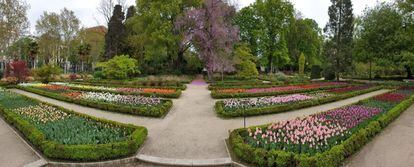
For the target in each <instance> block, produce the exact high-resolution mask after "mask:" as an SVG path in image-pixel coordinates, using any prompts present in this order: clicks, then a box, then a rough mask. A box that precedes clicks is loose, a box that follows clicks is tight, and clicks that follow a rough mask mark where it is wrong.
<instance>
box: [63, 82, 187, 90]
mask: <svg viewBox="0 0 414 167" xmlns="http://www.w3.org/2000/svg"><path fill="white" fill-rule="evenodd" d="M68 83H72V84H82V85H94V86H108V87H131V88H165V89H181V90H185V89H187V86H186V85H184V84H179V85H164V86H157V85H156V84H155V85H141V84H133V83H131V84H130V83H128V82H110V81H109V82H103V81H99V82H87V81H70V82H68Z"/></svg>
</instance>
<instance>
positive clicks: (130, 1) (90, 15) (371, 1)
mask: <svg viewBox="0 0 414 167" xmlns="http://www.w3.org/2000/svg"><path fill="white" fill-rule="evenodd" d="M100 1H101V0H26V2H27V3H28V4H29V5H30V9H29V11H28V18H29V21H30V25H31V29H30V31H31V32H32V33H34V32H35V25H36V21H37V20H38V19H39V18H40V16H41V15H42V14H43V12H44V11H48V12H59V11H60V10H61V9H63V8H64V7H66V8H68V9H69V10H73V11H74V12H75V15H76V16H77V17H78V18H79V19H80V20H81V23H82V26H83V27H93V26H97V25H103V24H105V21H104V18H103V17H102V16H101V15H100V14H99V12H98V11H97V7H98V4H99V2H100ZM126 1H127V5H134V4H135V0H126ZM238 1H239V5H240V7H241V8H242V7H245V6H248V5H250V4H251V3H253V2H254V1H255V0H238ZM390 1H392V0H352V2H353V4H354V14H356V15H361V14H362V13H363V10H364V9H365V8H366V7H372V6H375V4H377V2H390ZM291 2H292V3H293V4H294V6H295V8H296V9H297V10H299V11H300V12H301V13H302V14H303V16H304V17H306V18H311V19H314V20H316V22H317V23H318V24H319V27H321V28H323V27H324V26H325V25H326V23H327V22H328V20H329V16H328V7H329V5H330V0H291Z"/></svg>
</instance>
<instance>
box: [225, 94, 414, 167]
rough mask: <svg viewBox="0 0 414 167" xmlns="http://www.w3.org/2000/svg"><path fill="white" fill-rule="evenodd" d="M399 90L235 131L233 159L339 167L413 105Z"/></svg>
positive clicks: (410, 98) (263, 164)
mask: <svg viewBox="0 0 414 167" xmlns="http://www.w3.org/2000/svg"><path fill="white" fill-rule="evenodd" d="M413 95H414V89H413V87H402V88H399V89H397V90H395V91H393V92H390V93H385V94H383V95H379V96H375V97H373V98H370V99H366V100H363V101H360V102H358V103H356V104H353V105H349V106H345V107H341V108H338V109H333V110H330V111H327V112H322V113H318V114H314V115H310V116H308V117H304V118H296V119H293V120H289V121H282V122H278V123H274V124H270V125H264V126H258V127H251V128H247V129H237V130H234V131H233V132H231V134H230V138H229V142H230V145H231V148H232V151H233V153H234V154H235V155H236V156H237V157H239V158H240V159H241V160H243V161H244V162H247V163H251V164H254V165H256V166H341V163H342V162H343V161H344V160H345V158H347V157H349V156H351V155H352V154H353V153H355V152H357V151H358V150H359V149H360V148H362V147H363V145H365V144H366V143H368V142H369V141H370V140H371V139H372V138H373V137H374V136H375V135H376V134H377V133H379V132H380V131H381V130H382V129H383V128H385V127H386V126H387V125H388V124H389V123H391V122H392V121H393V120H394V119H396V118H397V117H398V116H399V115H400V114H401V113H402V112H404V111H405V110H406V109H407V108H408V107H410V106H411V105H412V104H413V103H414V96H413Z"/></svg>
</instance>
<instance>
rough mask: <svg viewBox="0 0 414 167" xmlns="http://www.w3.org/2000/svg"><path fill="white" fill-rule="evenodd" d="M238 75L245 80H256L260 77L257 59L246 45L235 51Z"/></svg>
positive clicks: (238, 47)
mask: <svg viewBox="0 0 414 167" xmlns="http://www.w3.org/2000/svg"><path fill="white" fill-rule="evenodd" d="M234 56H235V59H236V69H237V71H238V75H239V76H241V77H243V78H255V77H257V76H258V75H259V72H258V71H257V68H256V63H255V61H256V59H255V57H254V56H253V55H252V54H251V51H250V48H249V47H248V46H247V45H246V44H241V45H239V46H237V47H236V49H235V51H234Z"/></svg>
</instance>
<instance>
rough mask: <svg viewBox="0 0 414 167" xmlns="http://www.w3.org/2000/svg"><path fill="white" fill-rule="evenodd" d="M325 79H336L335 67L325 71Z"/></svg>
mask: <svg viewBox="0 0 414 167" xmlns="http://www.w3.org/2000/svg"><path fill="white" fill-rule="evenodd" d="M324 76H325V80H329V81H331V80H335V71H334V70H333V69H329V68H327V69H325V71H324Z"/></svg>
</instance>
